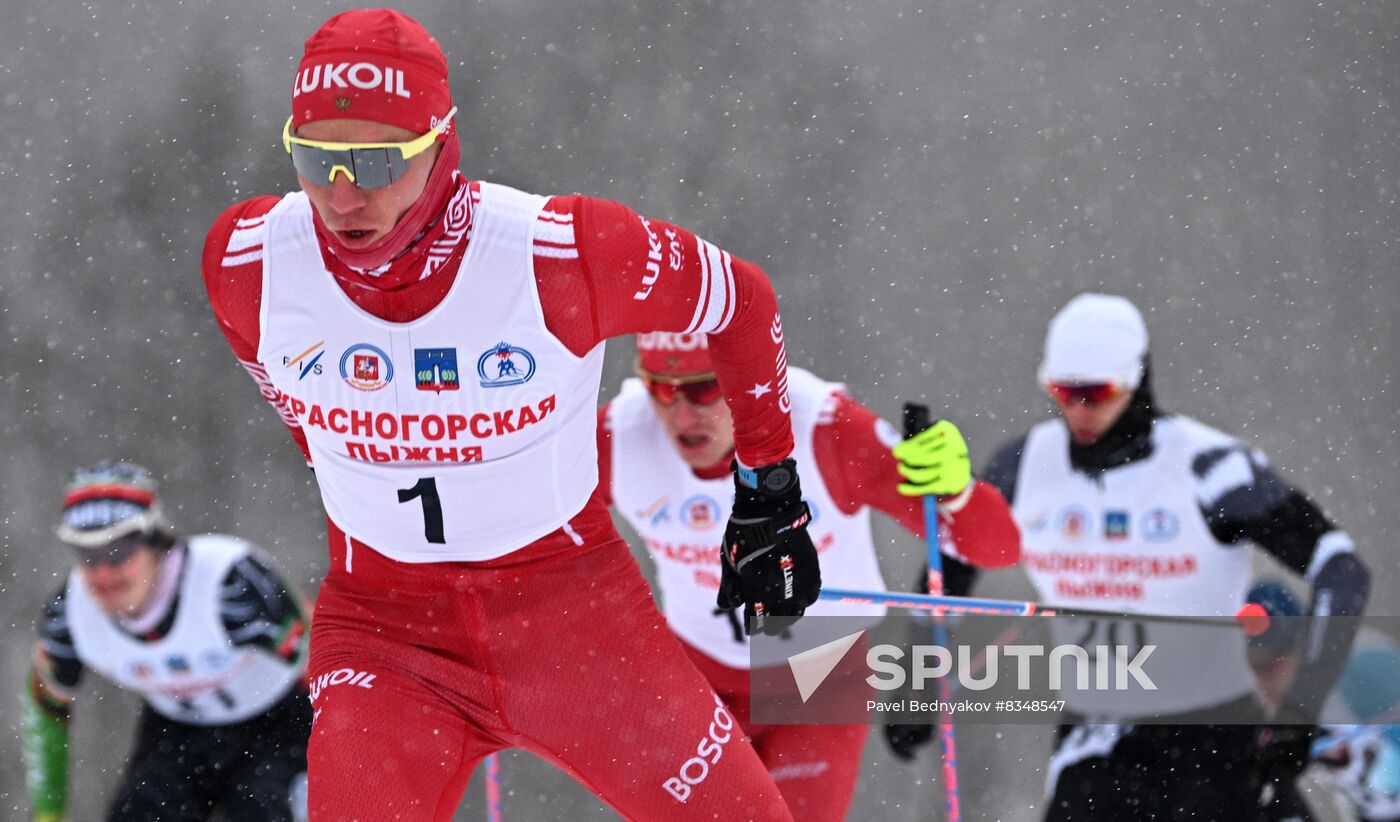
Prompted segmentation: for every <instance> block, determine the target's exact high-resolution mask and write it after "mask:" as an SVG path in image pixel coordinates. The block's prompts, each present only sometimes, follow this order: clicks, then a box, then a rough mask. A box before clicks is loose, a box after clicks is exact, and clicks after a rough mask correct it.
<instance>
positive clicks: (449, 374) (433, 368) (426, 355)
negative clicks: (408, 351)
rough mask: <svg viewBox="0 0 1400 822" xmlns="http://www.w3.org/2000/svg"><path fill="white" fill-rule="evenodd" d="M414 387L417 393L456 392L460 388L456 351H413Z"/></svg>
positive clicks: (451, 349)
mask: <svg viewBox="0 0 1400 822" xmlns="http://www.w3.org/2000/svg"><path fill="white" fill-rule="evenodd" d="M413 377H414V385H415V386H416V387H417V388H418V390H419V391H435V392H437V393H439V394H441V393H442V392H444V391H456V390H458V389H460V388H461V387H462V381H461V378H460V375H459V374H458V373H457V349H455V348H415V349H413Z"/></svg>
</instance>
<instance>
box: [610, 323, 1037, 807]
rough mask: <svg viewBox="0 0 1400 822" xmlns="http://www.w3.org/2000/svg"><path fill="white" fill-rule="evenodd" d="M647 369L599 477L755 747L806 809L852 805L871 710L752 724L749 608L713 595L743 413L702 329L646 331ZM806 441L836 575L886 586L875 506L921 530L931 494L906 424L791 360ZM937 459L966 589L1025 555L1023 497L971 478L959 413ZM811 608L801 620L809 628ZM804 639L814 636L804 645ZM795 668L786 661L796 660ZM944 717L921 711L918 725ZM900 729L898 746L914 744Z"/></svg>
mask: <svg viewBox="0 0 1400 822" xmlns="http://www.w3.org/2000/svg"><path fill="white" fill-rule="evenodd" d="M637 351H638V357H637V366H636V371H637V376H636V377H635V378H633V379H629V380H627V381H625V382H624V383H623V384H622V389H621V391H620V392H619V393H618V395H617V396H616V397H614V398H613V399H612V400H611V401H610V402H608V403H607V404H606V405H604V406H603V407H602V409H601V410H600V411H599V415H598V417H599V420H598V459H599V490H600V492H601V493H602V494H603V496H604V499H605V500H606V501H607V502H608V503H609V504H611V505H612V506H613V507H614V508H615V509H616V511H617V512H618V513H619V514H620V515H621V516H622V517H623V518H624V519H625V520H626V521H627V523H628V524H629V525H630V526H631V527H632V528H633V530H635V531H636V532H637V534H638V535H639V536H640V537H641V538H642V541H643V542H644V543H645V545H646V548H647V550H648V552H649V554H650V556H651V557H652V559H653V560H654V561H655V563H656V568H657V587H658V588H659V589H660V590H659V593H660V595H661V601H662V611H663V613H664V614H665V616H666V622H667V624H668V625H669V627H670V629H671V631H672V632H674V633H675V634H676V636H677V637H679V638H680V640H681V644H682V645H683V647H684V648H685V650H686V653H687V654H688V655H689V656H690V659H691V661H692V662H694V663H695V665H696V667H697V668H699V669H700V672H701V673H702V674H704V675H705V678H706V679H708V680H709V681H710V684H711V685H713V686H714V687H715V690H716V691H717V692H718V693H719V695H720V697H721V698H723V699H724V701H725V703H726V704H727V705H728V706H729V709H730V711H732V712H733V713H734V715H735V718H736V719H737V720H738V722H739V725H740V727H742V728H743V729H745V730H746V731H747V733H748V734H749V736H750V737H751V738H752V740H753V744H754V747H755V748H756V749H757V750H758V755H759V757H760V758H761V759H762V760H763V763H764V765H766V766H767V767H768V770H769V772H770V773H772V775H773V779H774V781H775V782H777V784H778V787H779V789H781V790H782V792H783V796H784V797H785V798H786V799H787V802H788V807H789V808H791V810H792V812H793V815H794V816H795V817H797V818H798V819H801V820H840V819H844V818H845V817H846V810H847V808H848V807H849V806H850V803H851V799H852V797H853V796H854V795H855V789H856V781H857V778H858V777H859V775H860V763H861V750H862V748H863V747H864V744H865V737H866V735H867V733H868V732H869V726H867V725H797V724H793V725H766V726H765V725H754V724H753V723H752V721H751V719H750V717H749V699H750V667H751V665H752V658H751V655H750V646H749V642H748V638H747V637H746V636H745V634H744V632H743V631H742V630H741V629H740V622H739V620H740V615H739V614H738V613H737V612H736V611H735V610H734V609H732V608H728V609H726V608H716V607H714V605H715V594H716V592H717V590H718V588H719V586H720V583H721V568H720V545H721V542H722V538H723V532H724V522H725V520H726V519H727V518H728V516H729V509H730V504H731V500H730V496H731V495H730V493H729V464H730V461H731V460H732V459H733V458H734V421H733V418H732V417H731V415H730V412H729V409H728V407H727V406H726V405H725V404H724V403H723V402H721V401H720V394H721V392H720V387H719V381H718V379H717V378H716V376H715V367H714V361H713V359H712V358H711V356H710V352H709V343H708V340H707V339H706V337H705V335H703V334H666V333H656V334H644V335H639V336H638V337H637ZM788 378H789V382H788V390H789V392H790V394H791V397H792V420H793V437H794V440H795V450H794V454H795V455H796V457H797V461H798V462H799V463H800V464H802V465H809V466H815V469H814V470H812V471H809V472H808V476H807V482H806V484H805V485H804V488H803V492H804V494H805V498H806V500H807V504H808V506H809V508H810V509H811V510H812V512H813V514H812V525H811V532H812V537H813V540H814V541H815V543H816V546H817V551H818V552H819V553H820V554H821V557H822V574H823V578H824V579H825V581H826V583H827V584H828V585H836V586H840V587H842V588H851V589H856V590H862V591H883V590H885V582H884V579H883V578H882V576H881V574H880V567H879V563H878V560H877V557H876V552H875V544H874V541H873V540H872V538H871V533H870V511H871V509H874V510H877V511H880V512H881V513H883V514H885V515H886V516H889V517H891V518H892V519H894V520H895V521H896V522H898V523H899V524H900V525H901V526H903V527H904V529H905V530H907V531H909V532H910V533H912V534H915V535H917V536H923V531H924V518H923V505H922V501H921V500H920V499H919V498H916V497H911V496H905V495H902V494H900V493H899V492H898V491H897V490H896V486H897V485H898V484H900V482H901V477H900V475H899V473H898V472H897V471H896V470H895V460H894V457H893V456H891V454H890V451H889V449H890V447H891V446H893V445H894V444H895V443H896V442H898V441H899V439H900V438H899V434H898V433H897V432H896V431H895V430H894V429H893V428H892V427H891V426H890V425H889V424H888V423H886V422H885V421H883V420H881V419H880V418H879V417H877V416H876V415H875V414H874V413H873V412H872V411H870V410H869V409H868V408H866V407H865V406H863V405H861V404H860V403H859V402H857V401H856V400H855V399H854V398H852V397H851V396H850V394H848V393H846V390H845V387H844V386H842V385H840V384H838V383H830V382H826V381H824V380H821V379H819V378H818V377H816V376H814V375H812V374H811V373H809V372H807V371H804V370H802V369H799V368H789V369H788ZM940 425H942V426H943V431H944V434H945V436H944V437H943V438H942V439H941V440H940V441H939V443H938V449H937V454H936V455H935V458H934V459H933V460H931V461H930V463H929V467H930V468H932V469H936V470H933V471H931V477H932V479H931V482H930V483H928V484H926V486H924V487H921V489H920V490H921V491H922V493H926V494H935V495H937V496H938V497H939V500H940V504H939V514H940V523H941V528H942V530H944V531H946V532H947V537H946V538H945V539H944V540H943V542H942V543H941V544H942V547H943V550H944V552H945V553H946V554H948V557H947V559H946V560H945V562H946V563H947V565H946V567H945V576H946V578H947V579H948V583H949V587H950V589H952V590H951V593H954V594H966V593H967V591H968V589H969V588H970V587H971V583H972V580H973V578H974V577H975V575H976V570H975V568H976V567H988V568H1001V567H1005V566H1008V565H1012V564H1014V563H1015V562H1016V561H1017V559H1018V558H1019V556H1020V549H1021V540H1020V534H1019V532H1018V531H1017V529H1016V524H1015V522H1014V521H1013V520H1012V518H1011V511H1010V509H1009V508H1008V507H1007V505H1006V501H1005V500H1004V499H1002V496H1001V494H1000V493H999V492H998V491H997V490H996V488H994V487H992V486H991V485H988V484H987V483H985V482H980V481H978V480H975V479H973V477H972V469H971V467H970V463H969V461H968V456H967V443H966V442H965V441H964V440H963V438H962V434H961V433H960V432H958V430H957V428H956V426H953V425H952V423H947V422H945V423H940ZM864 610H866V606H850V605H843V604H840V603H835V602H818V603H817V604H816V605H813V606H812V607H811V608H809V609H807V613H808V614H809V615H821V616H839V615H845V616H854V615H857V614H860V613H863V612H864ZM802 629H803V623H798V624H797V625H796V626H794V627H793V629H792V631H793V632H794V634H796V633H798V632H800V631H802ZM804 647H805V646H804ZM784 669H785V668H784ZM921 729H927V731H929V732H931V726H926V725H925V726H912V725H911V726H908V728H907V731H908V732H909V733H912V734H915V735H917V734H918V733H920V732H923V731H922V730H921ZM902 742H903V738H902V737H901V739H900V743H895V744H896V751H901V750H903V747H902Z"/></svg>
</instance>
